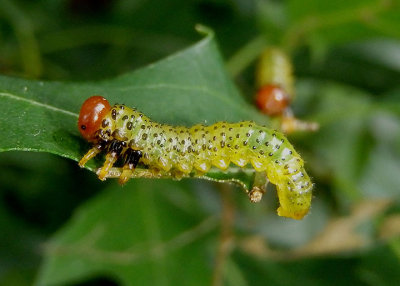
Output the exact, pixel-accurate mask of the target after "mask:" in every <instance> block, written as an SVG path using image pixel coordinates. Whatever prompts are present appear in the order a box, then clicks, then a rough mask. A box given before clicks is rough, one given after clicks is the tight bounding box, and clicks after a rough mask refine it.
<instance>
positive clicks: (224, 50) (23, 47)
mask: <svg viewBox="0 0 400 286" xmlns="http://www.w3.org/2000/svg"><path fill="white" fill-rule="evenodd" d="M198 23H201V24H204V25H206V26H208V27H210V28H211V29H212V30H214V32H215V35H216V40H217V42H218V48H219V52H220V53H221V54H222V56H223V58H224V65H225V68H226V71H227V73H228V74H229V76H230V77H231V80H232V81H234V82H235V84H236V85H237V87H238V89H239V90H240V91H241V95H242V96H243V97H244V99H245V100H246V102H247V103H248V105H249V106H250V105H251V104H252V97H253V94H254V92H255V87H254V70H255V63H256V59H257V57H258V56H259V55H260V53H261V52H262V51H263V49H264V48H265V47H267V46H269V45H275V46H279V47H281V48H282V49H283V50H285V51H286V52H288V53H289V54H290V56H291V57H292V60H293V64H294V69H295V75H296V94H297V95H296V98H295V101H294V102H293V104H292V107H293V109H294V111H295V114H296V116H297V117H299V118H301V119H305V120H312V121H316V122H318V123H319V124H320V127H321V128H320V130H319V131H318V132H315V133H297V134H293V135H291V136H290V137H289V139H290V140H291V142H292V143H293V145H294V146H295V147H296V149H297V150H299V152H300V153H301V154H302V156H303V158H304V159H305V161H306V168H307V170H308V171H309V173H310V175H311V177H312V178H313V181H314V183H315V192H314V199H313V204H312V209H311V212H310V214H309V215H308V216H307V217H306V218H305V219H304V220H302V221H293V220H290V219H285V218H281V217H278V216H277V215H276V213H275V210H276V207H277V199H276V194H275V190H274V188H273V187H271V188H270V191H269V192H268V194H267V195H266V196H265V198H264V199H263V200H262V202H261V203H260V204H257V205H254V204H250V203H249V201H248V199H247V197H246V196H245V194H243V192H242V191H241V190H240V189H239V188H236V187H234V186H230V185H228V184H216V183H211V182H205V181H201V180H184V181H182V182H174V181H172V180H160V181H157V180H153V181H151V180H133V181H131V182H130V183H129V184H128V185H127V186H125V187H124V188H123V189H122V190H121V187H119V186H118V184H117V183H116V182H115V181H114V180H108V181H107V182H100V181H99V180H98V179H97V178H96V176H95V175H94V174H93V173H92V172H89V171H87V170H81V169H79V168H78V166H77V163H76V162H75V161H73V160H69V159H65V158H62V157H60V156H57V155H54V154H49V153H35V152H22V151H23V150H28V149H27V148H22V147H21V146H22V145H23V144H19V143H18V142H17V141H16V142H17V143H15V144H14V146H11V145H12V144H10V145H7V146H6V143H7V142H6V141H7V140H8V139H7V138H8V137H10V138H14V137H17V139H18V138H22V139H23V138H24V137H23V133H22V131H16V132H17V134H13V132H15V130H14V129H12V128H8V129H7V127H8V126H9V124H10V122H9V121H8V120H9V117H6V116H3V117H2V116H1V115H0V125H1V127H0V138H1V141H2V142H0V147H1V148H0V150H1V151H10V152H1V153H0V231H1V236H0V285H32V284H36V285H294V284H295V285H397V284H398V283H399V281H400V237H399V236H400V204H399V198H400V3H399V2H398V1H397V0H370V1H367V0H355V1H343V0H332V1H319V0H303V1H300V0H297V1H295V0H292V1H273V0H270V1H267V0H258V1H256V0H208V1H201V0H186V1H184V0H170V1H165V0H98V1H95V0H64V1H48V0H47V1H44V0H38V1H28V0H25V1H23V0H18V1H13V0H1V1H0V43H1V44H0V72H1V74H2V75H4V77H1V79H0V92H6V91H7V92H8V91H9V90H10V89H12V86H16V85H17V84H16V83H15V79H13V78H15V77H18V78H29V79H32V80H34V82H31V84H32V86H33V85H34V84H35V82H36V81H37V83H38V84H39V83H41V82H39V81H38V80H49V81H61V82H67V83H66V85H65V89H66V90H65V91H62V90H60V93H59V94H57V93H54V92H53V90H52V88H50V87H52V86H53V87H54V86H56V85H57V84H60V85H59V87H58V88H61V87H64V85H62V84H61V83H56V84H55V85H51V84H50V85H49V86H50V87H49V88H48V89H47V94H46V95H44V98H45V100H47V101H49V102H52V100H54V101H56V102H61V103H62V102H63V99H62V98H61V99H60V97H62V96H63V95H62V94H63V93H68V92H70V91H71V90H72V87H77V86H84V87H82V88H87V89H89V90H90V87H94V88H95V87H96V86H97V81H98V80H105V79H106V80H107V79H113V78H115V77H116V76H118V75H122V74H124V73H126V72H130V71H133V70H137V69H139V70H140V69H141V68H142V67H143V66H145V65H147V64H149V63H153V62H155V61H158V60H161V59H163V58H165V57H168V56H170V55H171V54H173V53H175V52H178V51H180V50H182V49H186V48H188V47H189V46H191V45H193V44H195V43H196V42H198V41H200V40H201V38H202V36H200V35H199V34H198V33H197V32H196V31H195V29H194V27H195V25H196V24H198ZM191 51H196V49H193V50H191ZM205 54H206V53H204V52H203V51H202V50H201V48H200V52H199V59H197V60H202V58H201V57H202V56H203V55H205ZM206 60H207V59H205V58H204V61H206ZM172 61H173V59H172ZM173 64H174V65H176V67H175V68H177V69H178V68H182V69H183V68H185V66H184V65H182V64H178V63H176V62H174V61H173ZM187 65H188V66H189V67H190V68H188V73H191V72H192V66H191V65H190V63H189V62H188V64H187ZM12 77H13V78H12ZM134 78H135V83H138V82H139V81H138V80H137V78H138V77H134ZM161 79H162V76H161ZM164 79H165V80H167V77H166V76H165V78H164ZM25 83H26V82H23V84H25ZM69 83H71V85H68V84H69ZM103 85H106V84H103ZM115 85H117V86H118V82H117V81H116V83H115ZM110 86H112V84H111V85H110ZM225 86H228V84H225ZM56 87H57V86H56ZM110 88H111V89H112V87H110ZM110 93H112V92H110ZM81 96H82V97H81V98H85V97H87V96H88V95H84V94H82V95H81ZM139 96H140V95H139ZM142 98H143V103H140V98H139V105H140V104H142V105H143V108H144V109H146V108H147V109H148V111H150V112H151V111H152V110H153V113H157V107H152V106H155V105H157V102H155V101H154V100H151V98H150V97H146V98H144V97H142ZM66 100H67V99H66ZM4 102H5V98H4V97H0V104H2V103H4ZM61 103H60V104H61ZM68 104H69V103H68ZM68 104H67V103H66V104H65V107H66V110H69V109H68V108H71V111H74V112H75V113H77V112H78V110H77V109H76V107H78V106H79V105H80V102H76V106H75V105H73V104H71V105H68ZM146 104H147V105H146ZM185 104H186V105H187V106H185ZM61 106H62V105H61ZM19 108H20V107H18V106H15V111H16V112H18V111H19ZM173 108H175V110H176V111H175V112H176V113H177V114H179V113H181V112H182V113H184V110H185V109H186V108H188V109H190V108H193V106H190V101H188V102H186V103H185V102H183V103H182V104H180V105H179V104H178V105H176V106H174V107H173ZM11 109H12V106H11ZM247 110H251V109H250V107H246V112H247ZM202 112H204V113H201V112H200V113H199V114H198V117H199V118H202V116H206V112H205V111H204V110H203V111H202ZM213 112H214V114H215V111H213ZM254 112H256V111H255V109H254ZM211 113H212V112H211ZM244 113H245V112H243V114H244ZM160 116H161V117H160V119H163V118H164V117H163V116H162V115H160ZM174 116H175V115H174ZM237 116H238V117H240V116H241V115H237ZM260 116H261V115H259V114H255V115H254V117H257V118H260ZM175 117H176V116H175ZM178 117H179V116H178ZM211 118H214V119H218V118H217V117H212V116H211ZM242 119H247V118H242ZM166 120H168V118H166ZM179 120H180V121H179ZM179 120H178V119H177V122H181V121H182V122H185V119H182V118H181V119H179ZM191 120H193V121H195V119H194V118H193V117H192V119H188V120H187V121H186V122H191ZM196 120H197V118H196ZM265 120H268V119H265ZM172 121H174V120H172ZM71 126H72V125H71ZM72 127H74V126H72ZM21 130H22V129H21ZM39 131H40V130H39ZM42 131H43V133H45V130H42ZM18 132H21V133H18ZM1 133H2V134H1ZM14 135H15V136H14ZM62 138H63V139H64V138H70V137H62ZM10 140H11V139H10ZM13 140H14V139H13ZM71 140H72V139H71ZM74 140H75V141H73V142H82V143H79V144H82V146H81V147H80V149H79V148H78V147H77V146H78V143H76V144H75V145H76V146H75V147H76V148H75V149H74V150H80V151H79V154H80V155H82V154H83V153H84V152H85V150H86V149H87V148H88V147H89V146H88V145H86V144H85V143H84V142H83V140H82V139H74ZM10 142H11V141H10ZM13 142H14V141H13ZM71 142H72V141H71ZM27 144H28V145H29V144H30V143H29V142H28V143H27ZM60 144H61V143H60ZM72 145H73V144H72V143H71V146H72ZM32 148H33V147H32ZM33 149H34V148H33ZM49 149H51V148H49ZM46 150H47V149H46ZM46 150H45V151H46ZM49 152H52V153H56V154H59V155H61V156H64V157H68V158H72V159H75V157H74V156H72V155H68V153H67V152H66V153H63V152H61V151H60V152H58V151H57V152H56V151H51V150H50V151H49ZM77 152H78V151H77ZM97 163H98V165H99V164H100V162H99V161H97Z"/></svg>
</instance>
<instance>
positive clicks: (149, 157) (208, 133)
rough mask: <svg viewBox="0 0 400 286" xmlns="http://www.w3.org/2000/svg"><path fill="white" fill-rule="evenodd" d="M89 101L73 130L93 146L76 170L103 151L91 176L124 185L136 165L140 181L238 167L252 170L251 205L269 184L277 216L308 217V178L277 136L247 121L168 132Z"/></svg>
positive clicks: (121, 109)
mask: <svg viewBox="0 0 400 286" xmlns="http://www.w3.org/2000/svg"><path fill="white" fill-rule="evenodd" d="M94 99H95V100H94V101H93V103H92V102H91V98H89V99H88V100H87V101H86V102H85V103H84V104H83V107H82V109H81V113H80V116H79V121H78V122H79V123H78V126H79V128H80V129H79V130H80V132H81V134H82V135H83V136H84V137H85V138H86V139H87V140H88V141H90V142H93V143H94V144H96V145H95V147H94V148H92V149H91V150H90V151H89V152H88V153H87V154H86V155H85V156H84V157H83V158H82V160H81V161H80V165H81V166H83V165H84V164H85V163H86V162H87V161H88V160H89V159H91V158H93V157H94V156H95V155H96V154H98V153H99V152H100V151H101V150H106V151H107V155H106V160H105V163H104V165H103V166H102V168H101V169H100V170H99V171H98V172H97V173H98V177H99V179H101V180H104V179H106V178H107V177H110V176H112V177H119V182H120V183H121V184H124V183H126V182H127V181H128V180H129V179H130V178H131V177H138V176H137V174H136V170H135V168H136V165H137V164H138V163H140V164H142V165H144V166H145V168H147V169H146V171H145V172H142V173H141V175H143V176H146V177H151V178H156V177H157V178H158V177H170V178H174V179H177V180H179V179H181V178H183V177H193V176H194V177H199V176H202V174H205V173H208V172H209V170H210V168H211V167H212V166H215V167H217V168H219V169H221V170H222V171H226V170H227V169H228V168H229V167H230V164H231V163H233V164H236V165H237V166H239V167H241V168H243V167H246V165H248V164H251V166H252V167H253V169H254V170H255V177H254V183H253V187H252V189H251V190H250V191H249V192H248V194H249V197H250V200H251V201H253V202H257V201H259V200H261V197H262V195H263V194H264V193H265V187H266V184H267V182H268V181H270V182H271V183H273V184H275V185H276V186H277V190H278V197H279V201H280V205H281V206H280V208H279V212H278V214H279V215H283V216H287V217H292V218H296V219H299V218H302V217H303V216H304V215H305V214H306V213H307V212H308V209H309V207H310V203H311V189H312V184H311V182H310V178H309V177H308V175H307V174H306V172H305V170H304V166H303V164H304V163H303V160H302V159H301V157H300V155H299V154H297V152H296V151H295V150H294V148H293V146H292V145H291V144H290V143H289V142H288V141H287V139H286V138H285V137H284V136H283V135H282V134H281V133H279V132H277V131H274V130H271V129H268V128H266V127H264V126H259V125H256V124H255V123H254V122H251V121H243V122H239V123H227V122H217V123H215V124H213V125H210V126H203V125H195V126H193V127H191V128H186V127H183V126H178V127H174V126H170V125H165V124H160V123H157V122H154V121H152V120H151V119H150V118H148V117H146V116H145V115H144V114H143V113H141V112H139V111H137V110H135V109H131V108H128V107H126V106H124V105H119V104H116V105H114V106H109V104H108V102H104V100H102V99H99V98H98V97H95V98H94ZM99 102H100V103H99ZM97 104H101V107H102V108H99V110H101V112H102V113H101V116H100V117H99V116H95V115H96V110H97ZM92 105H93V106H92ZM103 107H104V108H103ZM87 113H89V115H90V116H86V115H87ZM85 116H86V117H85ZM87 117H89V119H88V118H87ZM118 158H121V159H124V163H123V167H122V168H119V170H117V171H116V169H115V168H113V165H114V164H115V163H116V162H117V160H118ZM110 172H112V173H110ZM232 181H234V179H233V180H232Z"/></svg>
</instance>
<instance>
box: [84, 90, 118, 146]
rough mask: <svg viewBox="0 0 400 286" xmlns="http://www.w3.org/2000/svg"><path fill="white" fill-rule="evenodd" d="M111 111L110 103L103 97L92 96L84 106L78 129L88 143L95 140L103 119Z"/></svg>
mask: <svg viewBox="0 0 400 286" xmlns="http://www.w3.org/2000/svg"><path fill="white" fill-rule="evenodd" d="M110 109H111V106H110V103H109V102H108V101H107V99H105V98H104V97H102V96H92V97H89V98H88V99H86V101H85V102H84V103H83V104H82V107H81V111H80V113H79V119H78V128H79V132H81V135H82V137H83V138H85V139H86V140H87V141H89V142H90V141H94V140H95V137H94V135H95V132H96V131H97V130H99V129H100V124H101V121H102V119H103V117H104V116H105V115H106V114H107V112H109V111H110Z"/></svg>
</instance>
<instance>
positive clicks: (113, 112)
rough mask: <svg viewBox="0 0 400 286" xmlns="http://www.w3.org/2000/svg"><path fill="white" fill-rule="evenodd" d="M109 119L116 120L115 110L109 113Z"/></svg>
mask: <svg viewBox="0 0 400 286" xmlns="http://www.w3.org/2000/svg"><path fill="white" fill-rule="evenodd" d="M111 117H112V119H113V120H117V111H116V110H115V109H113V110H112V111H111Z"/></svg>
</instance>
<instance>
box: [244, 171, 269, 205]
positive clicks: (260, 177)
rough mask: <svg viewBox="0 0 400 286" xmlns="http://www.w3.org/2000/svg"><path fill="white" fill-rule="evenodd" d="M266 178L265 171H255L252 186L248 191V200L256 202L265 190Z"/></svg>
mask: <svg viewBox="0 0 400 286" xmlns="http://www.w3.org/2000/svg"><path fill="white" fill-rule="evenodd" d="M267 184H268V178H267V174H266V173H265V172H256V173H255V175H254V182H253V187H252V189H251V190H250V192H249V198H250V201H251V202H253V203H258V202H259V201H261V199H262V196H263V194H264V193H265V192H266V190H267Z"/></svg>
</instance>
